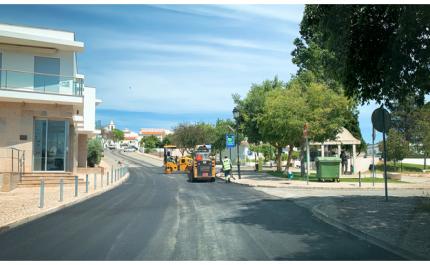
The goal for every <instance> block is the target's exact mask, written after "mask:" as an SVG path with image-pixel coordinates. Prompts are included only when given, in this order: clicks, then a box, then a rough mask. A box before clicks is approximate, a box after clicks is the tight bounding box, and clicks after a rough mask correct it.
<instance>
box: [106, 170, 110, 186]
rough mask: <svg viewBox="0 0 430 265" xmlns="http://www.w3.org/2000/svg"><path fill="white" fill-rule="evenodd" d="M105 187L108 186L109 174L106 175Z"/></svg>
mask: <svg viewBox="0 0 430 265" xmlns="http://www.w3.org/2000/svg"><path fill="white" fill-rule="evenodd" d="M106 174H107V176H106V185H107V186H109V172H107V173H106Z"/></svg>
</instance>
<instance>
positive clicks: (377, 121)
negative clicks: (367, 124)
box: [372, 108, 391, 133]
mask: <svg viewBox="0 0 430 265" xmlns="http://www.w3.org/2000/svg"><path fill="white" fill-rule="evenodd" d="M382 115H384V116H382ZM372 124H373V127H374V128H375V129H376V130H377V131H378V132H381V133H384V132H385V133H388V131H389V130H390V128H391V115H390V113H388V111H387V110H386V109H384V108H377V109H375V110H374V111H373V113H372Z"/></svg>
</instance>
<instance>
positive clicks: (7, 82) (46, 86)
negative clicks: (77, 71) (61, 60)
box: [0, 69, 83, 96]
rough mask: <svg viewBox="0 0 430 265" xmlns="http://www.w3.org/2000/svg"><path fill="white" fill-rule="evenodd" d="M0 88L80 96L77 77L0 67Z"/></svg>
mask: <svg viewBox="0 0 430 265" xmlns="http://www.w3.org/2000/svg"><path fill="white" fill-rule="evenodd" d="M0 76H1V77H0V89H13V90H22V91H33V92H42V93H52V94H63V95H75V96H82V86H83V81H82V79H79V78H74V77H65V76H56V75H44V74H36V73H29V72H19V71H12V70H2V69H0Z"/></svg>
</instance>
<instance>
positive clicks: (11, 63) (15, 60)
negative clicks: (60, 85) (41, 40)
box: [0, 49, 77, 81]
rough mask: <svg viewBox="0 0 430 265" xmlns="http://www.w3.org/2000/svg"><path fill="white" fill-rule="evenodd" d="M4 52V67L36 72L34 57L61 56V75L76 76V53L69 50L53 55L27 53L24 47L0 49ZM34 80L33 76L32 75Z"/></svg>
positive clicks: (0, 51)
mask: <svg viewBox="0 0 430 265" xmlns="http://www.w3.org/2000/svg"><path fill="white" fill-rule="evenodd" d="M0 53H1V54H2V57H3V60H2V68H3V69H7V70H18V71H25V72H31V73H33V72H34V57H35V56H40V57H48V58H59V59H60V75H63V76H71V77H74V76H75V75H74V73H75V68H76V67H77V66H76V63H75V55H74V54H75V53H74V52H69V51H58V52H57V53H55V54H53V55H49V54H37V53H26V52H25V50H24V49H23V50H22V52H12V51H7V50H5V49H3V50H0ZM31 80H32V81H33V77H32V76H31Z"/></svg>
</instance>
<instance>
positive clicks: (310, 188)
mask: <svg viewBox="0 0 430 265" xmlns="http://www.w3.org/2000/svg"><path fill="white" fill-rule="evenodd" d="M217 178H219V179H222V180H225V179H224V177H220V176H217ZM231 183H235V184H239V185H243V186H249V187H258V188H284V189H298V190H301V189H307V190H347V191H375V190H376V191H384V190H385V188H360V187H356V188H335V187H306V186H284V185H282V184H280V185H267V184H250V183H239V182H236V181H235V180H232V181H231ZM388 190H389V191H393V190H429V188H388Z"/></svg>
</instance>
